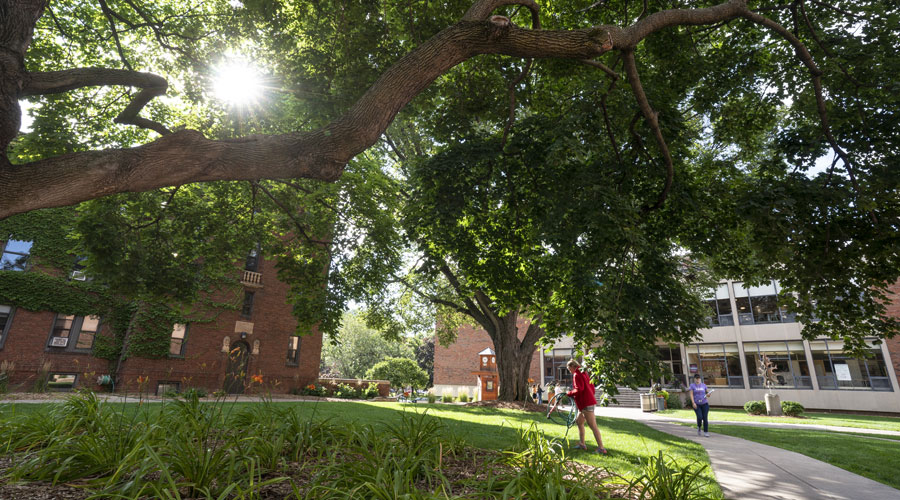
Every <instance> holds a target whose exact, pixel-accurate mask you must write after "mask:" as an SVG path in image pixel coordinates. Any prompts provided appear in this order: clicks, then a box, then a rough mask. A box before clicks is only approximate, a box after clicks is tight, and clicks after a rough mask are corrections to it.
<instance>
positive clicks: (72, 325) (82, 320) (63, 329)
mask: <svg viewBox="0 0 900 500" xmlns="http://www.w3.org/2000/svg"><path fill="white" fill-rule="evenodd" d="M99 331H100V317H99V316H75V315H73V314H57V315H56V320H54V322H53V330H52V331H51V332H50V340H49V341H48V342H47V347H48V348H50V349H51V350H54V351H56V350H58V351H90V350H91V348H93V347H94V338H95V337H96V336H97V332H99Z"/></svg>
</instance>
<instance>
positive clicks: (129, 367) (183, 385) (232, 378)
mask: <svg viewBox="0 0 900 500" xmlns="http://www.w3.org/2000/svg"><path fill="white" fill-rule="evenodd" d="M31 246H32V243H31V242H27V241H18V240H13V239H10V240H8V241H4V242H2V243H0V273H29V272H45V273H46V272H48V270H47V269H42V268H41V267H40V264H39V262H38V263H37V264H34V263H29V260H35V259H32V257H33V256H30V255H29V253H30V248H31ZM36 260H37V261H40V258H38V259H36ZM244 267H245V268H246V269H244V270H240V269H238V268H237V266H236V269H235V271H236V272H240V273H241V277H242V279H241V284H242V290H240V291H238V294H237V295H235V296H234V297H235V300H237V301H240V300H243V303H242V307H240V308H239V309H238V310H226V309H222V310H219V311H215V314H214V315H213V317H214V319H213V320H212V321H210V322H202V323H199V322H198V323H193V324H186V325H179V324H175V325H172V334H171V338H170V340H169V354H168V356H167V357H164V358H161V359H146V358H140V357H130V358H128V359H127V360H125V361H124V362H123V364H122V367H121V370H120V378H119V386H118V387H116V388H115V389H116V390H117V391H121V390H127V391H129V392H134V391H136V390H137V389H138V377H141V379H142V382H143V383H144V384H146V385H145V386H144V387H145V389H144V390H146V391H148V392H150V393H158V394H162V393H164V392H165V391H167V390H170V389H174V390H184V389H187V388H192V387H196V388H204V389H206V390H207V391H210V392H212V391H216V390H221V389H224V390H226V391H227V392H229V393H241V392H244V391H245V390H246V389H247V388H248V387H254V386H256V387H257V388H258V386H259V383H258V382H256V383H251V378H250V377H251V376H252V375H257V374H259V375H262V376H263V386H264V388H265V390H269V391H272V392H282V393H283V392H288V391H289V390H291V389H292V388H297V387H302V386H304V385H306V384H309V383H311V382H314V381H315V380H316V379H317V377H318V372H319V360H320V356H321V349H322V335H321V334H320V333H319V332H318V331H315V330H313V331H312V332H311V333H310V334H309V335H304V336H302V337H296V336H294V332H295V328H296V325H297V323H296V320H295V319H294V317H293V316H292V315H291V306H290V305H288V304H287V303H286V295H287V290H288V286H287V285H286V284H284V283H282V282H280V281H278V280H277V279H276V273H275V265H274V262H271V261H267V260H264V259H259V258H257V256H256V255H255V253H254V254H251V256H250V257H249V258H248V259H247V263H246V265H245V266H244ZM49 274H51V275H53V274H55V275H57V276H60V275H62V276H63V279H64V280H65V279H66V278H67V279H69V280H72V279H74V280H83V279H85V277H84V275H83V274H80V272H79V271H74V272H72V273H71V274H68V275H66V274H65V273H60V272H59V271H54V270H50V272H49ZM0 292H2V290H0ZM108 332H109V325H108V324H107V323H106V322H104V318H99V317H96V316H75V315H67V314H60V313H57V312H54V311H46V310H45V311H32V310H28V309H26V308H23V307H19V306H17V305H16V304H2V303H0V371H2V370H3V369H4V367H5V371H6V377H7V382H6V384H7V390H30V389H31V388H32V387H34V384H35V383H36V382H37V381H38V380H39V378H40V377H41V375H40V374H41V372H43V373H45V374H48V375H49V386H50V388H51V389H69V388H74V387H88V388H92V389H103V388H108V386H101V385H99V384H98V379H99V378H100V377H101V376H103V375H107V374H109V373H110V372H111V371H112V369H111V366H112V365H113V363H111V362H110V361H108V360H106V359H101V358H98V357H95V356H94V355H93V349H94V346H95V342H94V341H95V339H96V338H97V337H98V336H99V335H104V334H107V333H108ZM0 375H2V374H0Z"/></svg>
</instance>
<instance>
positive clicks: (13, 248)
mask: <svg viewBox="0 0 900 500" xmlns="http://www.w3.org/2000/svg"><path fill="white" fill-rule="evenodd" d="M31 245H32V242H30V241H21V240H9V241H7V242H6V247H4V249H3V251H4V252H14V253H21V254H28V253H30V252H31Z"/></svg>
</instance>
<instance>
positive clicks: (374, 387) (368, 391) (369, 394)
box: [363, 382, 378, 399]
mask: <svg viewBox="0 0 900 500" xmlns="http://www.w3.org/2000/svg"><path fill="white" fill-rule="evenodd" d="M363 397H364V398H366V399H372V398H377V397H378V384H376V383H375V382H369V386H368V387H366V388H365V389H364V390H363Z"/></svg>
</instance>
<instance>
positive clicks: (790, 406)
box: [781, 401, 806, 417]
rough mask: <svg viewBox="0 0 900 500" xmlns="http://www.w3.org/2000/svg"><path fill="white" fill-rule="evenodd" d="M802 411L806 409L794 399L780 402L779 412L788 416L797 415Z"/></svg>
mask: <svg viewBox="0 0 900 500" xmlns="http://www.w3.org/2000/svg"><path fill="white" fill-rule="evenodd" d="M804 411H806V408H804V407H803V405H802V404H800V403H798V402H796V401H782V402H781V413H784V414H785V415H787V416H789V417H799V416H800V415H801V414H802V413H803V412H804Z"/></svg>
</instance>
